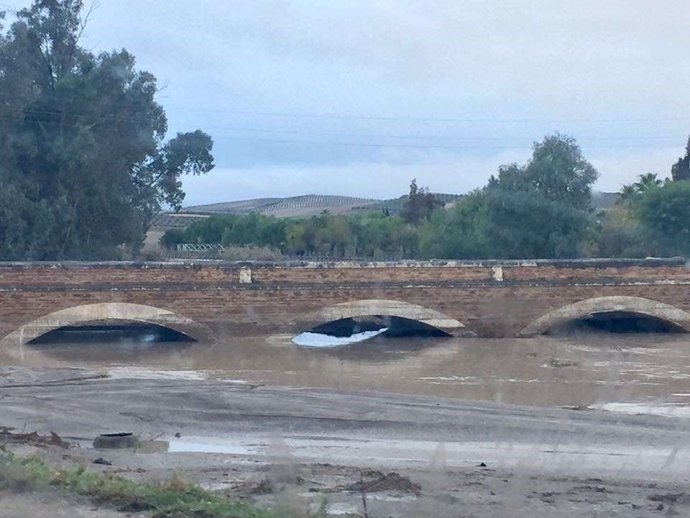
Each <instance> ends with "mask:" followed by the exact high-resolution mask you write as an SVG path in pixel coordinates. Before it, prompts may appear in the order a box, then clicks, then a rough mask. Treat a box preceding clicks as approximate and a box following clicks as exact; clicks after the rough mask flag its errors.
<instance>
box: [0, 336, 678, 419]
mask: <svg viewBox="0 0 690 518" xmlns="http://www.w3.org/2000/svg"><path fill="white" fill-rule="evenodd" d="M290 339H291V337H290V336H288V335H274V336H270V337H265V338H241V339H239V338H238V339H232V338H225V339H222V340H219V341H218V342H216V343H212V344H211V343H198V342H197V343H191V344H190V343H184V344H177V343H158V344H155V343H150V344H147V343H136V344H135V343H119V344H117V343H89V344H83V343H80V344H74V343H73V344H69V343H68V344H54V345H40V346H38V345H37V346H31V345H25V346H23V347H18V346H17V347H16V348H12V347H9V348H7V349H5V350H4V351H2V352H1V353H0V354H1V356H0V364H3V363H4V364H7V365H22V366H27V367H65V366H69V367H87V368H90V369H93V368H99V369H100V368H102V369H104V370H106V371H108V373H109V374H110V375H111V376H118V375H122V376H126V377H130V378H131V377H132V376H136V375H137V373H138V372H141V375H142V376H144V377H150V376H151V375H152V374H151V371H152V370H155V371H161V372H159V374H158V375H160V376H165V375H166V373H165V371H176V373H175V376H176V377H179V376H185V375H187V376H190V377H191V378H194V377H199V376H202V377H203V376H210V377H221V378H226V379H228V378H229V379H233V380H240V381H246V382H250V383H257V384H269V385H289V386H293V387H321V388H335V389H347V390H376V391H385V392H397V393H408V394H420V395H421V394H424V395H436V396H444V397H452V398H459V399H476V400H487V401H494V402H500V403H511V404H526V405H538V406H572V407H590V406H594V407H599V408H604V409H607V410H617V411H624V412H629V413H636V412H643V413H659V414H661V415H678V416H685V415H686V408H685V404H686V402H690V335H683V334H609V333H596V332H594V333H582V334H576V335H571V336H568V337H551V336H540V337H536V338H521V339H485V338H483V339H468V338H447V339H439V338H408V339H401V338H382V337H377V338H374V339H372V340H369V341H367V342H363V343H359V344H353V345H350V346H344V347H338V348H331V349H319V348H302V347H299V346H296V345H295V344H293V343H292V342H291V341H290ZM183 371H184V372H183ZM186 371H189V372H186ZM687 415H689V416H690V410H687Z"/></svg>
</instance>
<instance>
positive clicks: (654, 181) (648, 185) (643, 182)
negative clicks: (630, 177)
mask: <svg viewBox="0 0 690 518" xmlns="http://www.w3.org/2000/svg"><path fill="white" fill-rule="evenodd" d="M663 183H664V182H663V181H662V180H660V179H659V178H658V177H657V175H656V173H647V174H641V175H640V181H638V182H636V183H635V184H634V185H635V187H636V189H637V192H638V193H640V194H644V193H646V192H647V191H649V190H650V189H656V188H657V187H660V186H661V185H662V184H663Z"/></svg>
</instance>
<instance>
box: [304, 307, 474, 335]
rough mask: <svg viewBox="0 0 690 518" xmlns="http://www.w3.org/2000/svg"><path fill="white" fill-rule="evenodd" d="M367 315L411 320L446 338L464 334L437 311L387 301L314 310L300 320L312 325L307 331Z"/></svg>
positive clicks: (457, 324) (449, 319) (456, 324)
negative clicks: (440, 333) (445, 335)
mask: <svg viewBox="0 0 690 518" xmlns="http://www.w3.org/2000/svg"><path fill="white" fill-rule="evenodd" d="M367 316H382V317H398V318H404V319H407V320H414V321H417V322H420V323H422V324H424V325H427V326H430V327H433V328H436V329H438V330H440V331H443V332H444V333H447V334H449V335H458V334H465V333H467V331H466V330H465V325H464V324H462V323H461V322H459V321H457V320H455V319H454V318H451V317H449V316H448V315H444V314H443V313H441V312H439V311H436V310H434V309H430V308H427V307H424V306H419V305H417V304H410V303H408V302H402V301H398V300H387V299H368V300H355V301H350V302H342V303H340V304H336V305H334V306H330V307H326V308H323V309H319V310H317V311H314V312H312V313H310V314H309V315H307V316H306V317H305V319H304V320H305V321H306V322H308V323H309V324H313V325H311V326H310V328H313V327H315V326H318V325H320V324H325V323H328V322H333V321H336V320H343V319H347V318H361V317H367Z"/></svg>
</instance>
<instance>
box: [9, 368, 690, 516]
mask: <svg viewBox="0 0 690 518" xmlns="http://www.w3.org/2000/svg"><path fill="white" fill-rule="evenodd" d="M688 424H690V422H688V421H687V420H686V419H682V418H666V417H657V416H643V415H637V416H629V415H621V414H615V413H611V412H606V411H601V410H589V409H578V410H575V409H561V408H538V407H526V406H515V405H501V404H496V403H483V402H476V401H460V400H453V399H445V398H439V397H426V396H409V395H394V394H387V393H372V392H348V391H336V390H325V389H296V388H288V387H277V386H262V385H252V384H247V383H235V382H230V381H227V380H223V379H214V378H203V377H198V378H194V377H189V376H185V375H184V374H181V375H180V376H179V377H175V376H174V375H172V376H166V377H163V378H162V379H160V378H159V379H153V377H152V379H142V378H141V377H140V378H139V379H127V378H118V379H115V378H110V377H107V376H106V375H104V374H103V373H102V372H101V371H98V370H88V369H28V368H20V367H2V368H0V426H4V427H9V428H10V430H8V436H7V437H6V442H8V445H9V446H10V447H11V448H13V449H15V450H17V451H18V452H20V453H23V454H25V453H32V452H39V454H41V455H43V456H45V457H46V458H47V459H48V460H50V461H51V462H54V463H59V464H64V463H84V464H87V465H88V466H89V467H90V468H91V469H94V470H103V471H115V472H117V473H122V474H124V475H126V476H130V477H134V478H141V479H149V480H150V479H153V480H163V479H166V478H169V477H170V476H171V475H172V474H173V473H177V474H178V475H180V476H182V477H183V478H185V479H188V480H190V481H194V482H197V483H199V484H201V485H202V486H204V487H206V488H209V489H213V490H218V491H222V492H225V493H228V494H231V495H235V496H238V497H242V498H249V499H252V500H254V501H256V502H258V503H261V504H265V505H269V506H273V505H281V506H284V507H288V508H294V509H307V508H310V507H311V508H314V507H315V506H318V505H319V504H321V503H322V502H324V501H325V502H327V509H328V511H329V513H330V514H332V515H334V516H348V515H350V516H362V515H363V505H364V504H363V498H364V500H366V505H367V510H368V514H369V516H371V517H388V516H391V517H394V516H395V517H398V516H399V517H417V516H423V515H426V516H438V517H445V516H448V517H450V516H511V517H512V516H530V517H531V516H621V517H623V516H625V517H629V516H633V517H636V516H640V517H642V516H654V515H658V516H670V515H677V516H688V515H690V485H688V479H689V478H690V462H688V461H689V460H690V452H689V451H688V450H687V446H688V445H690V427H689V426H688ZM33 431H36V432H39V433H41V434H48V433H49V432H50V431H53V432H55V433H57V434H58V435H59V436H60V437H61V438H62V439H63V440H65V441H67V442H69V443H70V446H69V447H68V448H63V447H61V446H59V445H36V444H33V443H32V442H31V441H27V440H17V441H13V440H11V438H10V436H11V435H12V434H18V433H27V432H33ZM124 431H126V432H133V433H135V434H137V435H138V436H139V437H140V438H141V439H142V440H145V441H155V442H154V443H153V444H154V445H155V447H143V448H141V449H139V450H95V449H93V447H92V441H93V439H94V437H95V436H96V435H98V434H100V433H113V432H124ZM161 441H165V443H163V442H161ZM97 459H101V461H99V462H102V461H105V463H94V461H96V460H97ZM0 498H1V500H0V503H1V504H2V506H1V507H0V509H2V511H0V515H2V516H17V517H19V516H22V517H23V516H88V517H101V516H103V517H105V516H118V515H119V516H122V515H123V514H122V513H117V512H116V511H115V510H112V509H96V508H94V506H93V505H92V504H91V503H89V502H86V501H81V500H75V499H73V498H71V497H69V496H65V495H56V494H51V493H42V492H39V493H31V494H9V493H8V494H3V495H0ZM68 512H72V514H66V513H68ZM130 516H134V515H132V514H130Z"/></svg>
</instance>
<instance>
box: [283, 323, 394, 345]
mask: <svg viewBox="0 0 690 518" xmlns="http://www.w3.org/2000/svg"><path fill="white" fill-rule="evenodd" d="M386 331H388V328H387V327H384V328H382V329H377V330H376V331H363V332H361V333H356V334H354V335H350V336H331V335H324V334H321V333H310V332H309V331H307V332H305V333H300V334H298V335H297V336H295V337H294V338H293V339H292V342H293V343H295V344H297V345H299V346H301V347H341V346H343V345H349V344H355V343H358V342H363V341H364V340H369V339H370V338H374V337H375V336H378V335H380V334H382V333H385V332H386Z"/></svg>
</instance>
